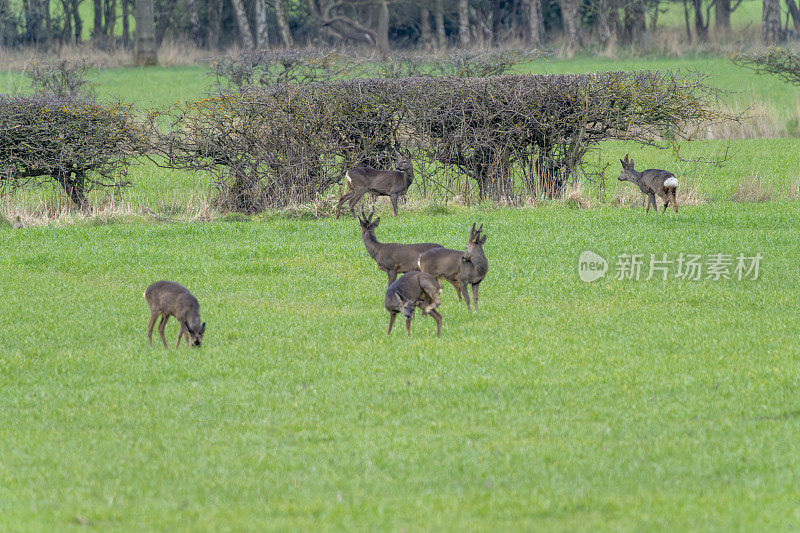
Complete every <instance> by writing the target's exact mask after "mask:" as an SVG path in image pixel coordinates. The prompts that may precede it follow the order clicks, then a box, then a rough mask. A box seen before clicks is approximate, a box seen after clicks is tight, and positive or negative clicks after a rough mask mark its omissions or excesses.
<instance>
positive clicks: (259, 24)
mask: <svg viewBox="0 0 800 533" xmlns="http://www.w3.org/2000/svg"><path fill="white" fill-rule="evenodd" d="M255 1H256V41H257V45H258V49H259V50H268V49H269V32H268V29H269V28H267V6H266V4H265V3H264V2H266V0H255Z"/></svg>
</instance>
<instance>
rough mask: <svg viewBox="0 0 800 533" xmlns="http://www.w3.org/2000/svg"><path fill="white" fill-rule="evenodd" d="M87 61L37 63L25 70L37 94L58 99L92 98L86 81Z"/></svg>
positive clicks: (61, 60) (63, 60) (62, 60)
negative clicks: (49, 95) (50, 95)
mask: <svg viewBox="0 0 800 533" xmlns="http://www.w3.org/2000/svg"><path fill="white" fill-rule="evenodd" d="M86 69H87V66H86V60H84V59H79V60H77V61H70V60H67V59H60V60H58V61H35V62H33V63H31V64H29V65H28V66H27V67H26V68H25V76H26V77H27V78H28V79H29V80H30V81H31V86H32V87H33V92H34V93H36V94H52V95H54V96H56V97H57V98H68V97H69V98H90V97H91V96H92V90H91V86H90V85H89V83H88V82H87V81H86Z"/></svg>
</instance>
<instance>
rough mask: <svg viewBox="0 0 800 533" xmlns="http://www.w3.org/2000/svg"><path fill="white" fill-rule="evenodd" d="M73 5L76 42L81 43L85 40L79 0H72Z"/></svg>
mask: <svg viewBox="0 0 800 533" xmlns="http://www.w3.org/2000/svg"><path fill="white" fill-rule="evenodd" d="M70 5H71V7H72V20H74V21H75V44H80V43H81V41H82V40H83V19H81V14H80V11H79V10H78V0H70Z"/></svg>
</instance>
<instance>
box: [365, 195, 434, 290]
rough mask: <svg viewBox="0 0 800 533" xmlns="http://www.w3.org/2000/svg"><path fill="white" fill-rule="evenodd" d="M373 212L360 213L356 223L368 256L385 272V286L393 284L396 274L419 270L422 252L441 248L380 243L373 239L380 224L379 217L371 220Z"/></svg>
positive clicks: (430, 244) (429, 244)
mask: <svg viewBox="0 0 800 533" xmlns="http://www.w3.org/2000/svg"><path fill="white" fill-rule="evenodd" d="M374 214H375V212H374V211H372V212H370V214H369V217H367V215H365V214H364V211H363V210H362V211H361V216H360V217H359V218H358V222H359V224H360V225H361V240H363V241H364V247H366V249H367V253H368V254H369V256H370V257H371V258H372V259H374V260H375V262H376V263H378V268H380V269H381V270H383V271H384V272H386V275H387V277H388V283H387V286H389V285H391V284H392V283H394V280H396V279H397V274H398V273H400V274H402V273H403V272H411V271H412V270H417V269H418V268H419V256H420V254H422V252H425V251H427V250H431V249H433V248H441V247H442V245H440V244H436V243H433V242H426V243H420V244H397V243H393V242H386V243H381V242H378V239H377V238H376V237H375V228H377V227H378V224H380V222H381V217H378V218H376V219H375V220H374V221H373V220H372V216H373V215H374Z"/></svg>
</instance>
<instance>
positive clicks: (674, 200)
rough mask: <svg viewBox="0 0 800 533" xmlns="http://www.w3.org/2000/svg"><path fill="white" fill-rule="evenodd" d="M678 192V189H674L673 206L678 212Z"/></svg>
mask: <svg viewBox="0 0 800 533" xmlns="http://www.w3.org/2000/svg"><path fill="white" fill-rule="evenodd" d="M677 193H678V189H672V208H673V209H674V210H675V212H676V213H677V212H678V198H677V196H676V194H677Z"/></svg>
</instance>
